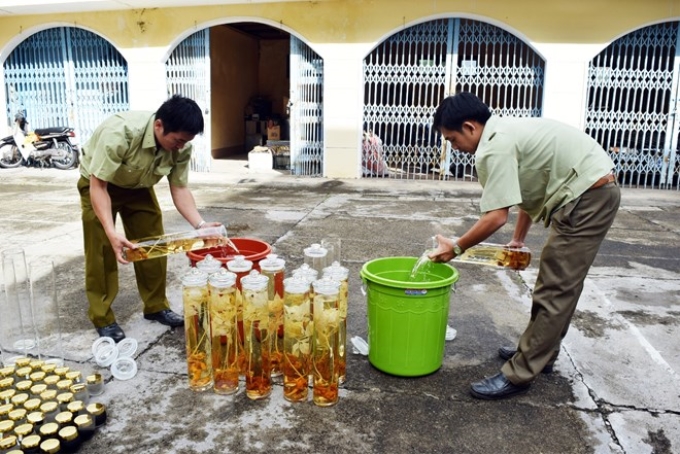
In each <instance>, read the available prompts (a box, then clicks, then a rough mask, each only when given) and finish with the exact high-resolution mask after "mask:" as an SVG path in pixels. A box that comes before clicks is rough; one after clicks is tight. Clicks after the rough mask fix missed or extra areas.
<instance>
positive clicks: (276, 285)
mask: <svg viewBox="0 0 680 454" xmlns="http://www.w3.org/2000/svg"><path fill="white" fill-rule="evenodd" d="M285 266H286V262H285V260H283V259H280V258H279V257H278V256H277V255H276V254H269V255H267V257H265V259H264V260H262V261H261V262H260V270H261V271H262V274H263V275H264V276H267V277H268V278H269V283H268V286H267V293H268V298H269V331H270V332H271V333H272V356H271V363H272V377H278V376H280V375H281V363H282V361H283V279H284V277H285V276H284V274H285Z"/></svg>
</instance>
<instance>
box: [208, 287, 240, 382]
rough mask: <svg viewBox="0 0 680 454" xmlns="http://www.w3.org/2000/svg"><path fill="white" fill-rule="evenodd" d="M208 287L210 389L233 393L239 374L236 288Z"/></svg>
mask: <svg viewBox="0 0 680 454" xmlns="http://www.w3.org/2000/svg"><path fill="white" fill-rule="evenodd" d="M209 288H210V334H211V342H210V348H211V353H212V368H213V390H214V391H215V393H217V394H233V393H235V392H237V391H238V376H239V364H238V358H239V339H238V320H237V315H236V313H237V307H236V288H234V287H230V288H215V287H213V286H210V287H209Z"/></svg>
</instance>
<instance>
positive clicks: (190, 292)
mask: <svg viewBox="0 0 680 454" xmlns="http://www.w3.org/2000/svg"><path fill="white" fill-rule="evenodd" d="M207 283H208V275H207V274H205V273H204V272H203V271H200V270H198V269H196V268H192V269H191V271H189V272H188V273H187V274H185V275H184V276H183V277H182V284H183V287H182V300H183V303H184V334H185V338H186V348H187V367H188V373H189V388H190V389H191V390H193V391H206V390H208V389H210V388H211V387H212V385H213V376H212V361H211V351H210V314H209V297H208V285H207Z"/></svg>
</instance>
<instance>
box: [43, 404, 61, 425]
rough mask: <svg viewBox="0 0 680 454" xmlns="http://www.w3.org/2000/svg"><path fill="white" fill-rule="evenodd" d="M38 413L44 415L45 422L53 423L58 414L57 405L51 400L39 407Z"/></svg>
mask: <svg viewBox="0 0 680 454" xmlns="http://www.w3.org/2000/svg"><path fill="white" fill-rule="evenodd" d="M40 411H41V412H43V414H44V415H45V421H48V422H51V421H54V417H55V416H57V414H58V413H59V404H58V403H56V402H55V401H53V400H52V401H50V402H45V403H43V404H42V405H41V406H40Z"/></svg>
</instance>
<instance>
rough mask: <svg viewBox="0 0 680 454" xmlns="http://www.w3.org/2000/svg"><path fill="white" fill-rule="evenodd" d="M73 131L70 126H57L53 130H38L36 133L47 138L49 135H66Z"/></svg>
mask: <svg viewBox="0 0 680 454" xmlns="http://www.w3.org/2000/svg"><path fill="white" fill-rule="evenodd" d="M70 130H71V128H69V127H68V126H56V127H52V128H43V129H36V130H34V131H33V132H35V133H36V134H37V135H39V136H46V135H49V134H66V133H68V132H69V131H70Z"/></svg>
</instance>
